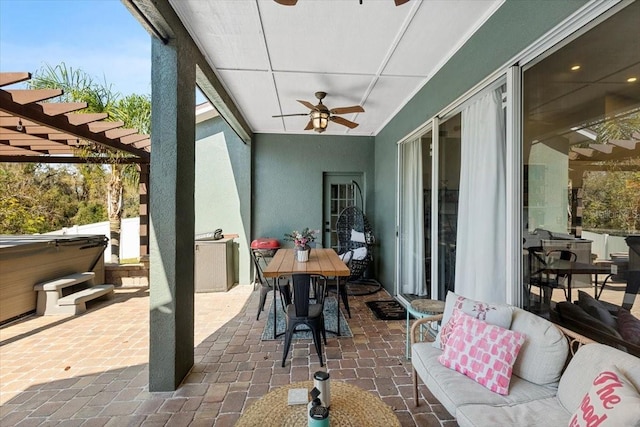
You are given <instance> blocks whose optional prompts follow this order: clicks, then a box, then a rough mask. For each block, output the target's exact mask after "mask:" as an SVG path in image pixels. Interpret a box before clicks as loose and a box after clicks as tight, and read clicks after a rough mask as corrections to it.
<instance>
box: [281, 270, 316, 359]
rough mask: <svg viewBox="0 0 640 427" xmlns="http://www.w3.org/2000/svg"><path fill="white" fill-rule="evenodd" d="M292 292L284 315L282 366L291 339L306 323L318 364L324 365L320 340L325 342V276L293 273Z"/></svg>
mask: <svg viewBox="0 0 640 427" xmlns="http://www.w3.org/2000/svg"><path fill="white" fill-rule="evenodd" d="M292 282H293V293H292V299H291V302H290V303H289V304H288V305H287V306H286V309H285V312H286V314H285V316H286V322H287V328H286V332H285V337H284V350H283V353H282V366H283V367H284V364H285V361H286V359H287V355H288V354H289V348H290V347H291V340H292V339H293V335H294V334H295V333H296V329H297V328H298V326H300V325H306V326H307V327H308V328H309V329H311V333H312V336H313V343H314V344H315V347H316V353H317V354H318V358H319V359H320V366H324V364H323V360H322V341H324V343H325V345H326V343H327V336H326V331H325V324H324V314H323V310H324V300H325V295H326V291H327V278H326V277H324V276H322V275H319V274H294V275H293V276H292Z"/></svg>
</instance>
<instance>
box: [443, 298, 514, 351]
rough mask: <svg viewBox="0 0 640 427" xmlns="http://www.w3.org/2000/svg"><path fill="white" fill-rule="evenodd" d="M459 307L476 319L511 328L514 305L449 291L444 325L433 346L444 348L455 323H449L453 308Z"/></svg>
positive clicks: (445, 305)
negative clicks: (474, 298)
mask: <svg viewBox="0 0 640 427" xmlns="http://www.w3.org/2000/svg"><path fill="white" fill-rule="evenodd" d="M455 308H457V309H458V310H461V311H462V312H463V313H465V314H467V315H469V316H471V317H474V318H476V319H479V320H482V321H485V322H487V323H489V324H491V325H496V326H500V327H501V328H505V329H509V327H510V326H511V316H512V315H513V307H511V306H509V305H506V304H494V303H486V302H482V301H475V300H472V299H469V298H465V297H463V296H461V295H458V294H456V293H455V292H451V291H450V292H449V293H447V299H446V301H445V304H444V313H443V314H442V327H441V328H440V330H439V331H438V335H437V336H436V339H435V341H434V342H433V346H434V347H435V348H439V349H442V348H443V347H444V343H446V340H447V339H448V338H449V336H450V335H451V332H452V331H453V326H454V324H453V323H452V324H450V325H449V324H448V323H449V320H450V319H451V316H452V315H453V310H454V309H455Z"/></svg>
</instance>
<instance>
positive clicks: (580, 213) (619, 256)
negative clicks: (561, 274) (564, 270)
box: [522, 2, 640, 328]
mask: <svg viewBox="0 0 640 427" xmlns="http://www.w3.org/2000/svg"><path fill="white" fill-rule="evenodd" d="M638 22H640V2H635V3H631V4H630V5H629V6H627V7H625V8H624V9H622V10H621V11H619V12H617V13H616V14H614V15H612V16H610V17H609V18H608V19H606V20H604V21H602V22H601V23H599V24H598V25H596V26H594V27H593V28H591V29H590V30H588V31H585V32H584V33H583V34H582V35H580V36H579V37H575V38H573V40H571V41H570V42H568V43H565V44H564V45H563V46H562V47H559V48H558V49H556V50H554V51H553V52H552V53H550V54H545V55H544V56H543V57H541V58H538V59H536V60H535V61H534V62H532V63H531V64H529V65H527V67H526V69H525V71H524V73H523V77H522V81H523V132H522V134H523V136H522V153H523V164H522V174H523V181H524V183H523V206H522V217H523V221H522V229H523V230H524V235H523V238H524V252H525V254H526V257H525V258H524V260H523V277H524V280H523V282H524V283H523V284H524V289H523V290H524V296H525V298H524V301H523V305H524V306H525V307H527V308H528V309H529V310H531V311H534V312H537V313H539V314H540V315H542V316H545V317H551V318H560V319H561V320H564V321H566V319H567V318H568V315H567V314H566V313H568V312H569V311H570V310H577V309H576V308H575V306H574V305H572V304H571V303H572V302H574V301H576V300H578V301H582V300H584V299H585V298H587V296H590V297H596V298H598V299H600V301H603V303H604V304H609V305H608V307H619V306H622V307H626V308H630V309H631V310H632V312H633V310H635V313H636V314H637V313H640V310H639V309H638V307H637V305H638V304H637V301H636V304H635V305H634V300H638V298H637V297H636V294H637V293H638V290H639V288H640V274H638V272H639V271H640V234H639V233H640V38H639V37H638ZM557 250H562V251H564V252H566V255H565V256H567V257H573V258H575V260H576V261H577V262H579V263H581V264H593V265H594V266H602V267H604V268H605V271H604V273H605V274H599V275H598V274H572V275H570V278H569V280H570V284H571V288H572V289H573V291H572V294H570V293H569V292H568V290H567V287H568V286H567V282H564V281H563V282H561V283H555V282H554V283H552V285H553V286H547V285H546V283H545V282H544V280H546V275H544V276H543V277H542V278H540V275H541V274H540V268H541V267H540V264H541V263H543V264H544V263H546V262H548V261H549V260H551V259H552V258H551V256H552V251H557ZM608 268H611V270H609V271H608V272H607V271H606V270H607V269H608ZM606 273H614V274H613V275H612V276H610V277H608V280H607V285H606V286H605V287H604V290H603V289H602V288H600V289H594V287H595V285H596V283H597V281H599V282H600V283H602V282H603V281H604V279H605V277H607V276H608V274H606ZM552 278H553V276H552ZM541 280H542V281H541ZM541 285H542V286H541ZM596 291H597V292H596ZM563 310H566V311H565V313H564V315H563V312H562V311H563ZM566 326H568V327H570V328H572V327H575V325H574V324H571V323H570V322H567V323H566Z"/></svg>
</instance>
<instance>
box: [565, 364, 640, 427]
mask: <svg viewBox="0 0 640 427" xmlns="http://www.w3.org/2000/svg"><path fill="white" fill-rule="evenodd" d="M637 425H640V395H639V394H638V391H637V390H636V388H635V387H634V386H633V384H631V383H630V382H629V380H627V379H626V378H625V376H624V375H623V374H622V373H621V372H620V371H618V370H617V369H616V368H615V367H611V368H610V369H607V370H605V371H603V372H600V373H599V374H598V375H597V376H596V378H595V379H594V380H593V383H592V386H591V388H590V389H589V391H588V392H587V393H586V394H585V395H584V397H583V398H582V402H581V403H580V406H578V409H576V410H575V412H574V413H573V416H572V417H571V421H570V422H569V427H582V426H599V427H607V426H612V427H613V426H637Z"/></svg>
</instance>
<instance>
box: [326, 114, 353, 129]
mask: <svg viewBox="0 0 640 427" xmlns="http://www.w3.org/2000/svg"><path fill="white" fill-rule="evenodd" d="M329 120H331V121H332V122H336V123H338V124H339V125H342V126H346V127H348V128H350V129H353V128H355V127H358V123H355V122H352V121H351V120H347V119H344V118H342V117H339V116H331V117H329Z"/></svg>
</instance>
